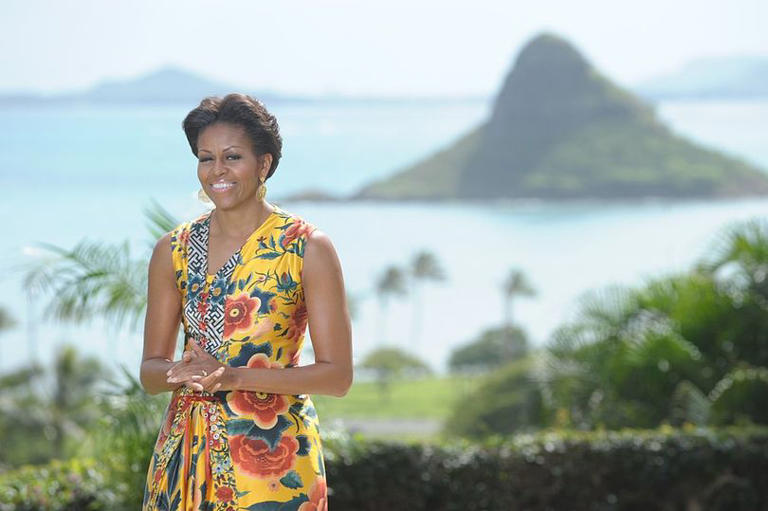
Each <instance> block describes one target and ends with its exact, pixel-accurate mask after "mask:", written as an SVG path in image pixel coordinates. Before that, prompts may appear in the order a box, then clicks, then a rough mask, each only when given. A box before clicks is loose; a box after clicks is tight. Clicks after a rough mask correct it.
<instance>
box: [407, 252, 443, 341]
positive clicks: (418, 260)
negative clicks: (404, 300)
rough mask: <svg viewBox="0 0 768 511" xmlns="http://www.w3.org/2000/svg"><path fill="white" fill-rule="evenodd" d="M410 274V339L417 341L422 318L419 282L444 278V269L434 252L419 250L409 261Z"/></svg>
mask: <svg viewBox="0 0 768 511" xmlns="http://www.w3.org/2000/svg"><path fill="white" fill-rule="evenodd" d="M410 276H411V277H412V284H411V290H412V292H413V318H412V321H411V337H410V341H411V342H412V343H417V342H418V340H419V334H420V330H421V320H422V314H421V311H420V310H419V309H421V296H420V294H421V293H420V288H421V286H420V283H421V281H426V280H435V281H441V280H445V271H444V270H443V269H442V268H441V267H440V264H439V263H438V261H437V258H436V257H435V255H434V254H432V253H431V252H427V251H421V252H418V253H417V254H416V255H415V256H414V257H413V259H412V261H411V265H410Z"/></svg>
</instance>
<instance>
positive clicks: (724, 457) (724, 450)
mask: <svg viewBox="0 0 768 511" xmlns="http://www.w3.org/2000/svg"><path fill="white" fill-rule="evenodd" d="M323 443H324V452H325V467H326V471H327V480H328V485H329V488H328V492H329V510H331V511H379V510H387V511H391V510H393V509H395V510H401V511H420V510H424V511H427V510H428V511H453V510H462V511H471V510H492V511H495V510H504V511H507V510H558V511H561V510H573V511H579V510H644V511H648V510H657V509H658V510H673V509H675V510H676V509H680V510H702V511H703V510H713V511H714V510H729V511H739V510H750V511H753V510H768V428H764V427H760V428H759V427H751V428H744V427H742V428H736V427H732V428H722V429H708V428H702V429H691V428H688V429H683V430H680V429H677V430H673V429H671V428H667V429H664V428H662V429H658V430H650V431H649V430H623V431H618V432H617V431H613V432H611V431H604V432H563V431H555V432H542V433H537V434H532V435H518V436H515V437H513V438H500V437H494V438H492V439H490V440H488V441H486V442H484V443H476V442H472V443H470V442H468V441H452V442H443V443H432V444H422V443H405V442H385V441H381V440H363V439H362V438H360V437H359V436H354V437H349V436H346V435H340V434H333V433H330V434H327V435H326V436H325V437H324V439H323ZM98 467H99V466H98V464H97V463H96V462H95V461H93V460H70V461H69V462H54V463H52V464H49V465H45V466H42V467H24V468H22V469H18V470H15V471H12V472H8V473H6V474H2V475H0V510H2V511H10V510H24V511H27V510H29V511H32V510H43V509H45V510H49V509H50V510H72V511H74V510H81V509H82V510H87V509H90V510H94V511H96V510H102V509H104V510H110V511H111V510H114V509H117V507H116V506H115V503H116V502H117V501H116V500H115V495H114V494H113V493H112V490H110V489H109V488H105V487H104V486H103V481H104V480H105V478H104V474H103V473H102V472H100V471H101V470H103V469H100V468H98ZM142 490H143V489H142V488H137V489H136V491H137V492H141V491H142ZM119 500H120V499H118V501H119ZM122 500H123V501H124V499H122Z"/></svg>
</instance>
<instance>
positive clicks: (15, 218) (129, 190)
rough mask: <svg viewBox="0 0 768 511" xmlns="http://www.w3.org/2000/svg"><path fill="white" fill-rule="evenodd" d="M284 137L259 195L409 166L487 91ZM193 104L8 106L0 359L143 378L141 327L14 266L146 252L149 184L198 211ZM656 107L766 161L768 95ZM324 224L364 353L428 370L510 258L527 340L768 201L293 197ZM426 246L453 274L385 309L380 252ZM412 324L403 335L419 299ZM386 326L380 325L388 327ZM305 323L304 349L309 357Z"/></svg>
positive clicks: (2, 153)
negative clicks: (84, 315) (60, 254)
mask: <svg viewBox="0 0 768 511" xmlns="http://www.w3.org/2000/svg"><path fill="white" fill-rule="evenodd" d="M268 106H269V107H270V108H271V109H272V110H273V112H274V113H275V114H276V115H277V117H278V119H279V121H280V124H281V129H282V133H283V136H284V150H283V154H284V157H283V159H282V161H281V163H280V167H279V168H278V170H277V172H276V174H275V175H274V177H273V178H272V179H270V181H269V182H268V189H269V191H268V192H267V197H268V198H270V197H271V198H279V197H280V196H281V195H286V194H289V193H292V192H296V191H299V190H301V189H304V188H307V187H319V188H324V189H326V190H329V191H331V192H337V193H347V192H350V191H352V190H354V189H356V188H357V187H359V186H360V185H362V184H364V183H366V182H368V181H370V180H372V179H377V178H380V177H383V176H386V175H387V174H389V173H390V172H392V171H393V170H394V169H397V168H400V167H402V166H404V165H406V164H408V163H410V162H412V161H413V160H415V159H418V158H420V157H422V156H424V155H426V154H428V153H430V152H432V151H434V150H437V149H439V148H440V147H442V146H444V145H446V144H448V143H450V142H451V141H452V140H453V139H454V138H455V137H457V136H459V135H460V134H461V133H463V132H464V131H465V130H466V129H468V128H469V127H471V126H473V125H474V124H475V123H477V122H479V121H480V120H481V119H483V117H484V116H485V115H486V114H487V111H488V105H487V104H484V103H465V104H430V105H421V104H412V103H409V104H397V105H392V104H387V105H382V104H368V105H355V106H339V105H325V106H322V105H320V106H317V105H315V106H312V107H305V106H295V105H274V106H272V105H268ZM185 113H186V109H183V108H171V107H163V108H147V107H142V108H132V109H127V108H85V107H81V108H46V109H42V108H41V109H32V110H29V109H13V108H9V109H5V110H0V120H1V121H2V122H0V184H2V190H3V192H4V193H3V201H2V206H0V207H1V208H2V210H1V211H2V213H3V215H2V217H3V219H4V222H3V226H4V227H3V232H4V236H3V237H2V241H1V242H0V243H2V244H3V246H2V249H3V250H2V254H3V258H4V263H5V267H6V268H7V271H6V273H5V274H4V277H5V278H4V279H3V285H4V289H5V290H6V293H5V294H4V295H3V298H2V300H1V301H0V304H1V305H2V306H3V307H5V308H7V309H8V310H9V311H10V313H11V314H12V316H14V317H15V318H16V319H17V320H18V321H19V324H18V326H17V328H15V329H13V330H10V331H7V332H5V333H4V334H0V368H2V369H7V368H10V367H13V366H17V365H18V364H21V363H23V362H24V361H26V360H28V359H29V358H30V357H32V356H37V357H39V358H40V359H41V360H42V361H43V362H47V361H49V360H50V358H51V355H52V353H53V351H54V350H55V348H56V346H57V345H59V344H61V343H64V342H72V343H74V344H76V345H77V346H78V347H80V348H81V350H82V351H83V352H85V353H88V354H93V355H96V356H100V357H102V358H104V359H105V361H109V362H111V363H112V362H115V361H120V362H122V363H124V364H126V365H127V366H128V367H129V368H131V369H132V370H134V373H136V374H138V364H139V361H140V357H141V344H142V338H141V332H140V328H141V326H140V327H139V330H138V331H134V332H129V331H115V329H114V328H110V325H104V324H102V322H98V321H97V322H96V323H94V324H92V325H82V326H77V327H75V326H70V325H59V324H56V323H53V322H51V321H43V320H42V319H41V318H42V317H43V316H44V312H45V306H46V303H47V302H46V301H45V300H42V299H39V298H38V299H35V300H32V301H30V302H28V301H27V300H26V299H25V293H24V290H23V289H22V285H21V277H22V274H21V273H20V272H19V271H17V270H15V268H16V265H18V264H19V263H22V262H24V261H28V260H30V259H31V258H32V257H35V256H34V250H32V249H31V248H30V247H33V246H34V243H35V242H37V241H46V242H50V243H54V244H57V245H59V246H62V247H66V248H70V247H72V246H74V244H75V243H76V242H77V241H79V240H80V239H82V238H88V239H91V240H102V241H104V242H108V243H118V242H122V241H123V240H129V241H130V243H131V248H132V251H133V254H134V256H135V257H136V258H137V259H144V260H146V259H147V258H148V246H149V245H148V237H147V236H148V235H147V232H146V228H145V220H144V217H143V215H142V209H143V208H144V207H146V206H147V205H148V204H149V200H150V198H154V199H156V200H158V201H160V202H161V203H162V204H163V205H164V206H165V207H166V208H167V209H168V210H170V211H171V212H172V213H173V214H175V215H176V216H177V217H178V218H180V219H187V218H190V217H191V216H193V215H196V214H198V213H199V212H201V211H202V206H201V205H200V204H199V203H198V202H197V201H196V199H195V198H194V193H195V192H196V190H197V188H198V183H197V181H196V174H195V160H194V158H193V157H192V155H191V153H190V151H189V147H188V146H187V142H186V140H185V138H184V135H183V132H182V131H181V128H180V123H181V119H182V118H183V117H184V115H185ZM659 114H660V116H661V117H662V118H664V119H665V120H667V121H668V122H669V123H671V124H672V126H673V128H674V129H675V130H677V131H678V132H680V133H682V134H684V135H686V136H689V137H691V138H693V139H695V140H697V141H700V142H703V143H707V144H709V145H712V146H715V147H717V148H719V149H721V150H724V151H728V152H730V153H732V154H734V155H738V156H740V157H743V158H745V159H748V160H750V161H752V162H754V163H756V164H759V165H761V166H763V167H764V168H766V169H768V143H767V142H768V140H766V134H768V102H761V103H754V102H753V103H707V104H698V103H684V104H665V105H662V106H661V107H660V109H659ZM280 204H281V206H283V207H284V208H286V209H288V210H292V211H294V212H296V213H298V214H300V215H303V216H305V217H306V218H307V219H308V220H310V221H312V222H313V223H315V224H316V225H318V226H319V227H320V228H321V229H322V230H324V231H325V232H327V233H328V234H329V235H330V237H331V239H332V240H333V241H334V245H335V246H336V249H337V252H338V254H339V257H340V259H341V262H342V266H343V269H344V275H345V283H346V286H347V289H348V292H349V293H350V295H351V296H352V297H353V298H354V299H356V300H357V304H358V307H357V310H358V315H357V316H356V318H355V320H354V323H353V331H354V355H355V359H356V360H357V361H359V360H361V358H362V357H363V356H364V355H365V353H366V352H367V351H368V350H370V349H372V348H374V347H376V346H377V345H378V344H379V343H380V342H382V341H385V340H386V341H389V342H392V343H394V344H397V345H400V346H403V347H406V346H407V347H410V348H411V349H413V350H415V351H416V352H417V354H418V355H419V356H421V357H423V358H425V359H427V360H428V361H429V362H430V363H431V364H432V365H433V367H434V368H435V369H438V370H441V369H443V368H444V365H445V362H446V360H447V357H448V356H449V354H450V350H451V349H452V348H453V347H455V346H457V345H459V344H462V343H464V342H466V341H468V340H470V339H471V338H472V337H473V336H475V335H477V334H478V333H479V332H480V331H481V330H482V329H483V328H485V327H488V326H492V325H494V324H495V323H497V322H499V321H501V319H502V317H503V300H502V294H501V283H502V281H503V279H504V277H505V276H506V272H507V271H508V270H509V269H511V268H519V269H522V270H523V271H525V272H526V273H527V276H528V278H529V279H530V281H531V282H532V284H533V285H534V286H535V287H536V289H537V291H538V294H537V296H536V297H533V298H521V299H519V300H518V301H517V302H515V304H514V306H513V317H514V318H515V320H516V321H518V322H519V323H520V324H521V325H522V326H523V327H524V328H525V329H526V330H527V331H528V332H529V335H530V337H531V340H532V342H533V343H534V344H537V345H540V344H542V343H545V342H546V340H547V336H548V335H549V333H550V332H551V331H552V329H554V328H555V327H556V326H557V325H558V324H559V323H560V322H561V321H563V320H565V319H566V318H567V317H568V316H569V314H571V313H572V312H573V310H574V303H575V300H576V299H577V297H578V296H579V295H580V294H582V293H584V292H585V291H587V290H589V289H598V288H600V287H601V286H606V285H609V284H613V283H617V284H628V285H632V284H637V283H639V282H642V280H643V279H644V278H646V277H649V276H654V275H659V274H661V273H664V272H670V271H676V270H681V269H685V268H687V267H688V266H689V265H690V264H691V262H692V261H693V260H695V259H696V258H697V257H699V256H700V255H701V254H702V253H703V252H704V251H705V250H706V249H707V246H708V243H709V242H711V241H712V239H713V236H714V235H715V234H716V232H717V230H718V229H719V228H720V227H722V226H723V225H725V224H727V223H728V222H730V221H734V220H739V219H746V218H749V217H751V216H755V215H765V214H766V213H767V212H768V198H766V199H758V200H755V199H751V200H731V201H719V202H712V201H687V202H682V201H681V202H675V201H673V202H659V201H645V202H631V203H601V202H590V201H584V202H578V203H565V204H562V203H547V202H540V201H517V202H498V203H466V204H460V203H449V204H427V203H424V204H421V203H406V204H375V203H356V204H341V203H337V204H334V203H327V204H323V203H289V202H281V203H280ZM420 249H426V250H431V251H432V252H434V253H435V254H436V256H437V257H438V259H439V261H440V262H441V264H442V265H443V267H444V268H445V271H446V273H447V275H448V280H446V281H445V282H441V283H435V284H427V285H426V286H425V287H424V288H423V289H422V290H421V292H420V295H419V300H418V307H416V301H415V299H414V298H413V297H411V296H404V297H398V298H395V299H394V300H392V301H391V303H390V305H389V307H388V309H387V316H386V320H385V321H383V322H382V318H381V317H380V311H381V309H380V304H379V301H378V299H377V296H376V293H375V291H374V289H375V285H376V280H377V279H378V277H379V276H380V275H381V273H383V272H384V270H385V269H386V267H387V266H388V265H404V264H406V263H407V262H408V261H409V259H410V258H411V257H412V256H413V254H414V253H415V252H416V251H417V250H420ZM415 310H419V311H421V313H420V314H419V317H420V318H421V321H420V330H419V331H420V335H419V336H418V337H417V338H416V339H415V340H411V339H410V332H412V331H413V328H414V323H413V321H414V311H415ZM382 324H383V325H384V327H383V328H381V327H380V325H382ZM310 337H311V331H310V336H308V337H307V350H306V351H305V353H304V357H303V358H302V361H303V363H309V362H311V361H312V354H311V349H310V347H311V342H310Z"/></svg>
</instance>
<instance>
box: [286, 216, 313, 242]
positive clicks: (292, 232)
mask: <svg viewBox="0 0 768 511" xmlns="http://www.w3.org/2000/svg"><path fill="white" fill-rule="evenodd" d="M292 220H293V222H292V223H291V225H290V226H288V228H287V229H285V231H284V235H283V240H282V241H281V242H280V246H281V247H283V248H285V247H286V246H288V245H290V244H291V242H293V240H295V239H296V238H298V237H300V236H303V235H304V234H309V233H310V232H312V231H313V230H314V229H315V226H314V225H312V224H310V223H309V222H306V221H305V220H304V219H303V218H299V217H293V218H292Z"/></svg>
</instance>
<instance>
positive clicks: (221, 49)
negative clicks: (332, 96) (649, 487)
mask: <svg viewBox="0 0 768 511" xmlns="http://www.w3.org/2000/svg"><path fill="white" fill-rule="evenodd" d="M0 7H2V12H3V30H2V31H0V48H2V52H0V67H1V68H2V73H0V91H1V92H26V93H36V92H37V93H53V92H65V91H75V90H82V89H85V88H88V87H90V86H92V85H94V84H96V83H98V82H100V81H102V80H108V79H109V80H111V79H121V78H132V77H135V76H137V75H141V74H144V73H148V72H151V71H153V70H155V69H157V68H159V67H162V66H166V65H174V66H178V67H181V68H183V69H188V70H190V71H195V72H199V73H202V74H204V75H205V76H207V77H210V78H212V79H215V80H219V81H222V82H224V83H227V84H230V85H233V86H238V87H243V88H248V89H250V90H253V91H259V92H262V91H274V92H282V93H290V94H325V93H337V94H348V95H383V96H402V95H416V96H424V95H432V96H457V95H458V96H461V95H490V94H492V93H494V92H495V90H496V88H497V87H498V84H499V83H501V81H502V80H503V78H504V76H506V73H507V72H508V70H509V68H510V67H511V65H512V63H513V61H514V58H515V56H516V55H517V53H518V51H519V50H520V48H521V47H522V46H523V45H525V43H526V42H527V41H528V40H530V39H531V38H532V37H534V36H535V35H537V34H538V33H540V32H542V31H548V32H553V33H555V34H558V35H560V36H561V37H564V38H566V39H568V40H569V41H570V42H571V43H572V44H573V45H575V46H576V47H577V48H578V49H579V50H580V51H581V52H582V53H583V54H584V55H585V56H586V58H587V59H588V60H590V61H591V62H592V63H593V64H594V65H595V66H596V67H597V68H598V69H599V70H600V71H601V72H603V73H605V74H606V75H608V76H610V77H611V79H612V80H614V81H615V82H617V83H619V84H622V85H626V86H629V85H632V84H636V83H638V82H641V81H643V80H646V79H649V78H653V77H656V76H659V75H663V74H667V73H669V72H672V71H674V70H676V69H678V68H680V67H682V66H683V65H684V64H685V63H686V62H687V61H690V60H693V59H697V58H700V57H718V56H730V55H734V56H736V55H768V30H765V21H766V20H768V2H767V1H766V0H729V1H725V0H644V1H643V2H637V1H625V0H580V1H578V2H574V1H573V0H559V1H554V0H535V1H526V2H522V1H498V2H491V1H485V0H479V1H473V2H468V1H466V2H452V1H450V0H442V1H417V0H409V1H402V0H388V1H386V2H364V1H360V0H356V1H346V0H345V1H340V0H328V1H323V0H320V1H318V0H314V1H312V0H302V1H291V0H285V1H282V0H281V1H271V2H264V1H256V0H251V1H238V0H234V1H226V2H224V1H218V2H216V1H209V0H185V1H183V2H182V1H170V0H168V1H164V0H131V1H125V0H122V1H106V0H94V1H84V0H71V1H66V2H61V1H56V0H54V1H50V0H45V1H43V0H2V2H1V3H0Z"/></svg>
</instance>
